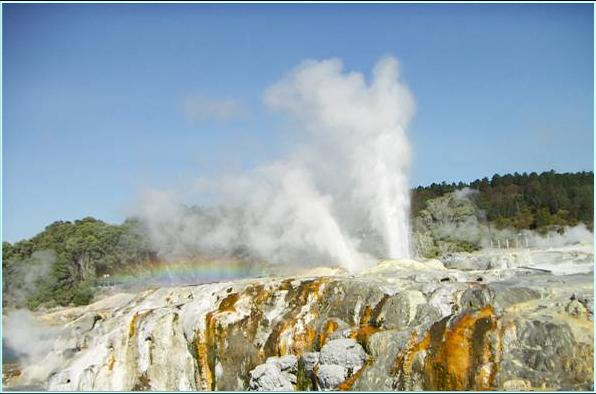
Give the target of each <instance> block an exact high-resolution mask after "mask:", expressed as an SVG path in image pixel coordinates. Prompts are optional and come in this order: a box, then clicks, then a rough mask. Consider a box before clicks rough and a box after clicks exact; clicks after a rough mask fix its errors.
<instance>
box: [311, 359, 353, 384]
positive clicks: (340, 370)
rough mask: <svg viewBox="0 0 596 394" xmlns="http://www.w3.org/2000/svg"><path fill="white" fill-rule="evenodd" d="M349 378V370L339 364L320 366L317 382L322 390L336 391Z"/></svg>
mask: <svg viewBox="0 0 596 394" xmlns="http://www.w3.org/2000/svg"><path fill="white" fill-rule="evenodd" d="M347 378H348V369H347V368H346V367H343V366H341V365H337V364H324V365H321V366H319V371H318V372H317V382H318V384H319V387H320V388H321V389H322V390H335V389H337V386H339V385H340V384H341V383H342V382H343V381H345V380H346V379H347Z"/></svg>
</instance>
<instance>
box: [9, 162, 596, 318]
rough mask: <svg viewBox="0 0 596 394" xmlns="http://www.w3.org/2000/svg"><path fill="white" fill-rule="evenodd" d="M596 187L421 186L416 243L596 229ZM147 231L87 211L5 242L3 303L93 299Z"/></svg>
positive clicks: (549, 179)
mask: <svg viewBox="0 0 596 394" xmlns="http://www.w3.org/2000/svg"><path fill="white" fill-rule="evenodd" d="M465 187H469V188H471V189H475V190H477V192H473V193H468V196H467V198H464V199H461V198H455V197H454V196H455V195H454V194H450V192H453V191H455V190H459V189H463V188H465ZM593 193H594V175H593V173H592V172H579V173H574V174H570V173H567V174H557V173H555V172H554V171H549V172H544V173H542V174H540V175H538V174H536V173H531V174H525V173H524V174H521V175H520V174H517V173H516V174H513V175H511V174H507V175H503V176H500V175H494V176H493V177H492V179H491V180H490V181H489V180H488V178H484V179H479V180H476V181H474V182H471V183H469V184H466V183H462V182H460V183H458V184H455V183H452V184H446V183H442V184H432V185H430V186H428V187H418V188H416V189H414V190H413V192H412V207H413V215H414V223H413V228H414V241H415V244H416V247H417V250H419V251H421V252H422V253H421V254H422V255H424V256H429V257H433V256H439V255H441V254H444V253H449V252H452V251H471V250H475V249H477V248H478V245H479V239H478V237H479V232H478V231H477V229H478V228H479V223H481V222H482V223H487V224H489V225H490V226H493V227H494V228H515V229H519V230H522V229H532V230H538V231H548V230H552V229H557V227H562V226H573V225H576V224H578V223H580V222H582V223H584V224H586V226H588V228H589V229H590V230H592V229H593V226H594V218H593V215H594V211H593ZM192 209H193V210H194V211H193V212H195V214H201V215H202V216H204V217H205V222H206V223H212V222H213V220H216V219H217V218H218V216H219V215H221V214H222V212H223V214H227V215H229V214H232V213H229V212H227V213H226V211H221V210H218V209H215V210H204V209H203V210H201V209H202V208H200V207H194V208H192ZM208 228H209V227H206V231H209V230H208ZM465 229H474V231H468V232H467V233H466V231H464V230H465ZM454 233H457V234H458V238H455V237H454V236H453V234H454ZM146 234H147V233H146V231H145V229H144V227H143V225H142V223H141V222H140V221H138V220H136V219H127V220H126V221H124V223H122V224H121V225H111V224H107V223H104V222H102V221H100V220H97V219H94V218H90V217H88V218H84V219H81V220H75V221H74V222H64V221H57V222H54V223H52V224H51V225H49V226H47V227H46V228H45V230H44V231H42V232H41V233H39V234H37V235H36V236H34V237H33V238H31V239H29V240H23V241H20V242H16V243H14V244H10V243H8V242H3V243H2V272H3V283H2V284H3V290H2V291H3V304H4V305H5V306H7V305H9V306H15V307H28V308H31V309H35V308H39V307H40V306H44V307H51V306H55V305H69V304H74V305H83V304H87V303H89V302H90V301H91V300H92V298H93V296H94V293H95V290H96V285H97V283H98V279H100V278H102V276H103V275H104V274H109V273H113V272H115V271H123V270H125V269H126V268H130V267H133V266H138V265H139V264H141V265H142V264H143V263H146V262H148V261H152V260H156V259H157V256H156V253H155V252H154V251H153V250H152V249H151V247H150V244H149V241H148V237H147V236H146ZM198 252H204V251H197V253H198ZM241 252H242V251H241V250H239V251H236V254H238V255H241ZM242 255H243V256H244V254H242Z"/></svg>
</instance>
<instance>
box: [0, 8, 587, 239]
mask: <svg viewBox="0 0 596 394" xmlns="http://www.w3.org/2000/svg"><path fill="white" fill-rule="evenodd" d="M593 15H594V13H593V6H592V4H572V5H566V4H535V5H530V4H494V5H491V4H461V5H459V4H426V5H420V4H377V5H373V4H308V5H305V4H277V5H275V4H220V5H207V4H172V5H167V4H153V5H151V4H138V5H136V4H73V5H68V4H3V7H2V18H3V24H2V45H3V63H2V68H3V124H2V126H3V152H2V153H3V156H2V157H3V158H2V160H3V178H2V180H3V199H2V208H3V218H2V225H3V239H5V240H8V241H16V240H19V239H21V238H24V237H30V236H32V235H34V234H36V233H37V232H39V231H41V230H42V229H43V227H44V226H45V225H47V224H49V223H51V222H53V221H55V220H59V219H61V220H74V219H77V218H81V217H84V216H89V215H91V216H95V217H98V218H100V219H103V220H106V221H109V222H114V223H116V222H120V221H121V220H122V219H123V218H124V216H125V214H126V212H127V209H128V207H130V205H131V204H133V203H134V201H135V198H136V196H137V195H138V192H139V190H141V189H143V188H146V187H152V188H167V187H174V186H176V185H181V184H184V183H185V182H188V181H190V180H192V179H193V178H194V177H196V176H199V175H202V174H206V173H217V172H218V171H221V170H222V169H225V170H231V171H235V170H241V169H246V168H250V167H252V166H254V165H256V164H258V163H260V162H263V161H268V160H270V159H273V158H276V157H279V156H281V155H283V152H284V150H285V149H286V143H285V141H286V137H287V136H286V134H284V132H283V126H282V125H283V121H282V120H281V119H279V115H276V114H272V113H271V112H270V111H269V110H267V109H266V107H265V105H264V104H263V100H262V96H263V91H264V89H266V88H267V87H268V86H269V85H271V84H272V83H274V82H276V81H277V80H279V79H280V78H281V77H282V76H283V74H284V73H285V72H287V71H288V70H289V69H291V68H292V67H294V66H295V65H297V64H298V63H299V62H301V61H302V60H304V59H309V58H310V59H325V58H330V57H338V58H340V59H342V60H343V62H344V65H345V68H346V69H347V70H355V71H363V72H366V73H367V75H368V74H369V73H370V69H371V67H372V66H373V65H374V63H375V62H376V61H377V60H378V59H379V58H380V57H381V56H383V55H385V54H391V55H394V56H395V57H397V58H398V59H399V61H400V63H401V69H402V72H403V75H404V80H405V81H406V83H407V84H408V86H409V88H410V89H411V91H412V93H413V95H414V97H415V99H416V103H417V114H416V117H415V120H414V122H413V124H412V127H411V128H410V130H409V134H410V136H411V140H412V143H413V146H414V155H415V158H414V163H413V171H412V179H411V183H412V186H416V185H419V184H430V183H432V182H441V181H448V182H451V181H459V180H463V181H470V180H473V179H476V178H481V177H484V176H489V177H490V176H491V175H492V174H494V173H505V172H514V171H518V172H523V171H528V172H529V171H543V170H548V169H551V168H552V169H555V170H557V171H577V170H592V169H593V163H594V161H593V156H594V137H593V135H594V134H593V109H594V103H593V86H594V80H593V77H594V73H593V60H594V53H593V46H594V45H593V39H594V34H593ZM189 103H190V104H189ZM193 103H194V104H193ZM197 103H198V104H197ZM189 105H190V106H191V107H192V108H194V110H193V111H191V113H189V112H188V106H189ZM197 105H201V106H202V107H203V109H202V110H199V111H197V110H196V107H197Z"/></svg>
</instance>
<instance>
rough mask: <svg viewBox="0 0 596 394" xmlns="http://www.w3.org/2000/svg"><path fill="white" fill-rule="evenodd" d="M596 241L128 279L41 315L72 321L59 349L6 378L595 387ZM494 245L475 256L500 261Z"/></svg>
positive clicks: (180, 386)
mask: <svg viewBox="0 0 596 394" xmlns="http://www.w3.org/2000/svg"><path fill="white" fill-rule="evenodd" d="M577 248H580V249H581V247H577ZM584 249H585V248H584ZM584 249H582V250H581V253H579V252H578V251H577V250H575V249H573V248H571V247H568V248H560V249H556V250H536V251H532V250H529V251H528V250H525V251H523V253H522V252H521V251H520V252H516V251H511V250H510V251H507V252H502V253H504V254H511V253H518V255H519V256H521V255H523V256H525V257H524V259H525V260H524V262H522V263H516V262H519V261H520V258H518V257H515V258H513V257H507V256H504V257H503V258H502V259H501V258H500V257H498V256H497V257H495V256H494V254H495V253H497V252H495V251H491V252H490V253H489V252H486V253H489V254H490V259H493V260H495V261H497V260H503V261H505V260H507V261H511V262H512V263H511V264H509V265H507V266H506V267H503V265H499V264H495V265H492V264H491V265H490V267H489V266H488V265H486V264H483V263H482V264H479V265H478V266H475V265H474V263H468V262H466V263H462V264H459V263H458V264H457V266H458V267H461V268H447V267H445V266H444V265H443V264H442V263H441V262H440V261H437V260H427V261H414V260H403V261H383V262H381V263H379V264H378V265H376V266H375V267H372V268H370V269H369V270H367V271H365V272H361V273H359V274H356V275H348V274H339V273H338V274H335V275H330V276H314V277H299V276H298V277H291V278H281V279H280V278H259V279H247V280H239V281H234V282H225V283H213V284H205V285H197V286H185V287H170V288H158V289H150V290H146V291H142V292H140V293H137V294H116V295H113V296H111V297H107V298H104V299H102V300H99V301H98V302H96V303H94V304H91V305H89V306H85V307H76V308H63V309H60V310H56V311H54V312H52V313H47V314H44V315H41V314H40V315H39V316H38V318H39V320H40V321H41V322H44V323H45V324H47V325H48V326H52V327H53V328H52V329H59V335H57V336H56V338H55V342H54V345H53V349H52V351H50V352H49V353H48V354H47V355H44V357H43V358H42V359H37V360H31V362H30V363H28V365H21V366H20V367H19V371H15V370H14V368H11V369H5V370H6V371H8V372H10V374H8V372H7V374H6V375H5V376H4V377H3V378H4V383H5V385H4V387H5V388H19V387H20V388H23V387H27V388H41V389H48V390H68V391H85V390H109V391H129V390H163V391H175V390H193V391H194V390H197V391H199V390H258V391H291V390H337V389H340V390H367V391H375V390H484V389H492V390H503V389H507V390H509V389H524V390H526V389H548V390H556V389H590V388H591V387H592V385H593V352H594V347H593V342H594V341H593V338H594V335H593V332H594V329H593V324H594V323H593V266H592V268H591V270H590V269H589V268H590V267H589V265H588V264H592V265H593V263H592V262H591V261H592V260H589V259H586V258H585V255H586V253H589V252H588V251H586V250H584ZM481 253H484V252H480V253H475V254H473V255H470V256H469V258H470V260H471V261H472V262H474V261H486V258H485V259H483V258H482V256H481ZM574 256H580V257H581V259H579V257H578V259H579V260H578V259H576V260H574V258H575V257H574ZM592 256H593V255H592ZM464 258H465V256H461V255H458V259H464ZM528 261H531V262H532V264H530V263H528ZM541 261H542V262H544V261H546V263H545V264H547V265H544V264H542V265H541ZM558 261H561V262H563V263H564V264H563V265H562V266H557V262H558ZM588 262H589V263H588ZM451 266H454V267H455V265H453V264H452V265H451ZM545 267H546V268H545ZM462 268H464V269H462ZM547 268H548V269H547ZM478 278H482V280H478ZM42 370H43V371H45V370H48V371H49V372H47V373H45V375H44V374H41V373H40V372H39V371H42Z"/></svg>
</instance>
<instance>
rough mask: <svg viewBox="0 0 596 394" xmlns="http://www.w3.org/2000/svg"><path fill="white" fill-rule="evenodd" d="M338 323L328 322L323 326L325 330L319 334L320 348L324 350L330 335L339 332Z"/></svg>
mask: <svg viewBox="0 0 596 394" xmlns="http://www.w3.org/2000/svg"><path fill="white" fill-rule="evenodd" d="M337 327H338V325H337V322H336V321H335V320H327V322H325V325H324V326H323V330H322V331H321V333H320V334H319V347H320V348H322V347H323V346H325V343H327V338H328V337H329V335H331V334H333V333H334V332H335V330H337Z"/></svg>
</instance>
